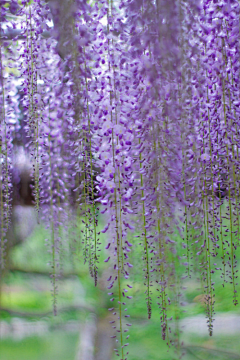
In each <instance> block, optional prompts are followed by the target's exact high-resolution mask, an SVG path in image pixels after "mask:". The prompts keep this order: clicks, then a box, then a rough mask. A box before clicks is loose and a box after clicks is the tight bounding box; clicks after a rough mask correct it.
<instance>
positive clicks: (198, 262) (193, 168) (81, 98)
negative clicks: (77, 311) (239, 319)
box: [0, 0, 240, 359]
mask: <svg viewBox="0 0 240 360" xmlns="http://www.w3.org/2000/svg"><path fill="white" fill-rule="evenodd" d="M0 4H1V30H0V31H1V34H0V38H1V48H0V49H1V52H0V66H1V73H0V83H1V84H0V86H1V90H0V91H1V97H0V102H1V105H0V106H1V118H0V204H1V205H0V223H1V230H0V234H1V243H0V244H1V246H0V264H1V269H2V270H3V269H4V266H5V248H6V242H7V231H8V228H9V226H10V214H11V208H12V188H13V182H14V181H15V182H17V180H16V179H17V178H18V174H17V170H16V169H15V167H14V165H13V156H12V154H13V152H14V151H13V149H14V146H15V145H14V144H15V140H16V138H17V139H18V140H19V136H20V135H19V134H20V133H25V136H23V137H21V139H20V140H21V142H22V146H25V149H26V151H27V152H28V153H29V154H31V159H32V164H33V167H32V178H33V179H34V196H35V207H36V211H37V212H38V213H39V217H41V218H42V220H43V222H44V223H45V224H46V225H47V226H48V227H49V229H50V233H51V237H50V239H49V242H48V243H49V250H50V251H51V279H52V283H53V298H54V301H53V302H54V304H53V305H54V311H56V292H57V290H56V289H57V285H56V282H57V279H58V275H59V274H58V267H57V263H58V261H59V246H60V245H59V244H60V243H61V241H62V237H63V234H66V233H65V232H63V231H62V227H63V226H64V227H67V226H68V224H69V217H71V223H72V221H73V220H74V219H75V221H81V222H82V224H83V225H84V230H82V237H81V239H79V242H80V243H81V246H82V251H83V254H84V258H85V261H86V262H87V263H88V264H89V271H90V275H91V276H92V277H93V281H94V283H95V285H97V282H98V268H99V266H100V265H101V264H100V263H99V249H100V244H99V234H100V233H99V231H100V230H99V225H98V219H99V217H102V219H105V220H104V221H106V223H105V227H104V228H103V229H101V232H102V233H105V239H106V244H105V245H104V246H105V247H106V249H107V250H108V254H109V255H108V257H107V258H106V260H105V262H109V278H108V282H107V283H106V291H107V292H108V294H109V296H110V298H111V301H112V304H113V305H112V308H110V309H109V310H110V311H111V313H112V317H113V321H112V323H113V324H114V326H113V328H114V329H113V334H112V335H113V336H112V337H113V338H114V341H115V338H116V341H117V342H118V344H119V345H118V347H117V348H116V354H117V355H118V356H119V357H120V358H121V359H126V358H127V354H128V353H127V347H126V346H127V340H126V337H127V338H128V334H127V333H126V331H127V329H128V326H130V325H131V324H130V323H128V322H127V321H128V316H129V315H128V313H127V312H125V311H124V309H126V306H127V303H128V302H129V301H131V300H130V299H131V297H132V296H131V288H132V286H133V282H132V280H131V274H132V273H133V272H134V267H133V265H132V264H131V262H130V261H131V260H130V259H131V257H132V256H133V257H134V256H139V259H138V261H139V263H140V262H141V263H142V268H143V270H144V276H143V282H144V285H145V289H146V291H145V297H146V305H147V306H146V311H147V313H148V317H149V318H150V317H151V305H152V302H157V303H158V305H159V311H160V321H161V327H162V337H163V338H164V339H166V340H167V342H168V344H170V343H171V342H172V343H173V344H175V340H174V339H175V335H173V334H172V335H171V333H170V332H169V326H170V325H169V324H170V320H169V318H168V310H169V307H171V306H172V304H174V306H175V307H176V306H178V305H179V302H180V300H179V296H178V295H179V292H180V285H179V284H180V283H181V284H182V281H183V280H184V277H191V275H192V273H193V272H199V277H200V278H201V281H202V284H203V288H204V292H205V304H206V314H207V317H208V328H209V334H210V335H211V334H212V331H213V316H214V296H215V291H214V282H213V280H212V277H213V274H214V273H215V272H216V271H217V272H218V273H219V276H220V277H221V278H222V282H223V285H224V284H225V283H226V282H230V283H231V284H232V294H233V302H234V304H235V305H237V303H238V293H237V291H238V280H237V277H238V276H237V271H238V270H237V268H236V264H237V260H236V255H235V253H236V249H237V247H238V246H239V235H240V234H239V209H240V208H239V186H240V159H239V148H240V133H239V122H240V118H239V114H240V107H239V105H240V82H239V71H240V68H239V64H240V63H239V56H240V53H239V50H240V27H239V17H240V4H239V1H238V0H202V1H198V0H172V1H170V0H122V1H120V0H119V1H117V0H98V1H92V0H89V1H86V0H64V1H61V0H48V1H46V2H44V1H43V0H34V1H25V0H22V1H15V0H11V1H3V0H2V1H0ZM102 214H105V215H102ZM64 236H65V235H64ZM138 249H141V251H138ZM180 266H182V267H183V268H184V270H183V273H182V274H181V276H180V277H179V274H178V272H177V271H176V268H179V267H180ZM126 284H127V285H126ZM174 284H175V290H174V291H172V290H171V289H173V287H174ZM153 289H154V296H153ZM155 289H157V294H158V295H157V298H156V296H155V294H156V290H155ZM129 294H130V295H129ZM126 320H127V321H126ZM171 336H172V337H171Z"/></svg>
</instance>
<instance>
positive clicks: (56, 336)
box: [0, 331, 79, 360]
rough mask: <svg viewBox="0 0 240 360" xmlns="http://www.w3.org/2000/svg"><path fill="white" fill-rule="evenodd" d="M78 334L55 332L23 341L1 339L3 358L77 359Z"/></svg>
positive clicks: (28, 359)
mask: <svg viewBox="0 0 240 360" xmlns="http://www.w3.org/2000/svg"><path fill="white" fill-rule="evenodd" d="M78 337H79V335H78V334H72V333H70V334H68V333H66V332H58V331H56V332H53V333H50V334H47V335H46V336H43V337H30V338H26V339H23V340H21V341H13V340H11V339H8V340H2V341H0V359H1V360H75V358H76V352H77V343H78Z"/></svg>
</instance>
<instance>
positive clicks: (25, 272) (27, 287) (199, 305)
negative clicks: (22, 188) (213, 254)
mask: <svg viewBox="0 0 240 360" xmlns="http://www.w3.org/2000/svg"><path fill="white" fill-rule="evenodd" d="M100 227H101V226H100ZM102 227H103V226H102ZM80 236H81V235H80V231H79V229H75V230H74V231H73V232H71V235H70V245H69V243H66V244H62V245H61V248H60V253H61V252H62V256H61V258H62V259H63V260H61V264H60V268H61V267H62V273H63V277H62V278H61V279H59V280H58V296H57V308H58V314H57V316H54V315H53V313H52V302H53V297H52V285H51V280H50V278H49V266H48V265H47V264H48V262H49V259H50V255H49V254H48V251H47V249H48V247H47V246H46V241H45V239H47V238H48V237H49V234H48V231H47V230H45V229H44V227H43V226H42V225H37V226H36V228H35V230H34V231H33V233H32V234H31V236H29V237H28V238H27V239H26V240H25V241H24V242H23V243H21V244H19V245H17V246H15V247H13V248H12V249H11V251H10V254H9V270H8V271H6V273H5V274H4V277H3V279H2V286H1V296H0V301H1V311H0V339H1V340H0V359H1V360H15V359H16V360H81V359H86V360H90V359H91V356H94V359H97V360H98V359H100V360H102V358H101V356H102V357H103V356H105V360H111V359H114V358H115V355H114V352H113V349H112V345H111V344H112V343H114V341H113V340H111V342H110V344H109V337H110V336H111V335H113V334H112V333H111V326H110V325H109V311H108V308H109V307H111V306H112V303H111V302H110V301H109V296H108V295H107V291H106V290H105V286H106V285H105V283H104V284H101V281H102V280H101V279H104V271H106V273H107V274H108V271H107V270H108V267H109V264H108V263H104V261H103V260H104V259H105V258H106V257H107V253H106V251H105V250H104V246H105V245H106V237H107V236H108V235H107V234H101V236H102V239H101V240H102V241H101V242H102V244H103V245H102V246H103V252H102V254H101V257H100V269H101V270H100V275H99V279H100V284H99V286H98V287H97V288H96V287H95V286H94V282H93V279H92V278H90V276H89V271H88V265H87V264H85V265H84V259H83V254H82V249H81V248H82V246H80V245H81V241H79V238H78V237H80ZM129 241H131V239H130V240H129ZM133 241H134V240H133ZM78 243H80V245H78ZM70 248H72V249H73V248H74V251H73V252H71V251H68V250H70ZM137 251H141V249H140V250H138V249H134V251H133V254H132V255H131V258H130V262H131V263H133V264H134V265H135V267H136V268H138V264H137V262H138V261H137V257H136V254H137ZM134 254H135V257H134ZM237 256H240V250H239V248H238V249H237ZM220 262H221V259H220V256H219V258H217V259H216V263H220ZM102 265H103V266H102ZM177 269H178V271H179V273H181V274H182V273H184V267H183V266H181V265H179V266H178V267H177ZM133 278H134V279H133V280H134V287H133V289H132V291H131V295H132V296H133V299H132V300H131V301H129V303H128V314H130V315H131V323H132V327H131V329H130V331H129V335H130V337H129V340H128V341H129V346H128V351H129V357H128V358H129V360H146V359H151V360H170V359H179V358H180V357H181V355H182V354H185V357H184V358H185V359H186V360H193V359H200V360H207V359H240V355H239V354H240V342H239V341H238V338H239V335H240V309H239V306H236V307H235V306H234V305H233V302H232V286H231V285H230V284H229V283H227V284H225V286H224V288H223V286H222V280H221V279H220V274H219V272H216V273H215V274H213V280H214V281H215V290H216V297H215V311H216V315H215V316H214V318H215V319H216V321H215V323H216V326H214V330H213V336H212V337H209V336H208V330H207V319H206V316H205V305H204V301H203V296H204V295H203V291H202V290H201V284H200V282H199V281H198V279H197V278H196V277H194V275H192V277H191V279H188V280H185V285H186V290H184V291H182V290H181V292H182V296H181V299H180V303H181V306H180V308H179V310H176V309H174V306H173V308H172V310H171V311H172V312H171V313H170V314H169V317H170V316H172V317H173V319H174V318H175V317H176V316H178V317H179V322H178V326H179V331H180V338H179V341H180V342H179V348H178V349H177V350H176V348H175V347H170V348H169V347H168V346H167V345H166V342H165V341H163V340H162V338H161V324H160V320H159V319H160V314H159V309H158V306H157V304H156V295H157V293H154V294H153V304H152V318H151V320H148V319H147V310H146V302H145V295H144V291H145V288H144V285H143V275H142V270H141V268H139V271H137V272H135V275H134V276H133ZM170 297H171V296H170ZM172 323H173V325H172V329H173V330H172V332H173V333H174V326H175V325H174V321H172ZM238 324H239V325H238ZM89 329H90V330H89ZM91 329H92V330H91ZM88 331H89V333H90V334H91V331H92V332H93V333H94V332H95V335H96V334H97V340H96V341H97V342H96V343H95V348H94V349H90V348H91V344H90V345H89V346H90V347H89V348H87V349H90V350H91V351H90V350H87V351H89V357H88V355H86V354H85V355H84V354H83V353H81V346H83V342H84V341H88V339H87V337H86V336H87V333H88ZM85 337H86V339H85ZM84 339H85V340H84ZM100 343H103V347H105V350H106V349H107V348H109V354H111V355H109V354H108V355H107V352H106V354H105V355H103V353H104V351H105V350H103V352H102V355H101V354H99V356H98V355H96V354H97V353H98V351H99V349H98V348H99V347H100V345H99V344H100ZM90 352H91V353H92V354H93V355H91V354H90ZM95 356H96V357H95ZM92 359H93V357H92Z"/></svg>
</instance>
